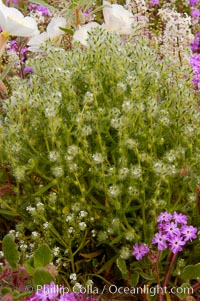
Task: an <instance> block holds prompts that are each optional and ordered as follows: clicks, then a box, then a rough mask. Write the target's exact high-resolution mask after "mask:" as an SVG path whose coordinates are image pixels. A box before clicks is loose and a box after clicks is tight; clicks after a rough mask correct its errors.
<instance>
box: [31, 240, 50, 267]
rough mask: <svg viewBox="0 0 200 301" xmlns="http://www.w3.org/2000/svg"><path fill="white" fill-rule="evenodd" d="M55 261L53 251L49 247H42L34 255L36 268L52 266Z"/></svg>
mask: <svg viewBox="0 0 200 301" xmlns="http://www.w3.org/2000/svg"><path fill="white" fill-rule="evenodd" d="M52 259H53V255H52V252H51V249H50V248H49V246H48V245H42V246H40V247H39V249H37V250H36V251H35V253H34V255H33V260H34V267H35V268H38V267H45V266H46V265H48V264H50V262H51V261H52Z"/></svg>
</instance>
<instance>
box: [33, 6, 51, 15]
mask: <svg viewBox="0 0 200 301" xmlns="http://www.w3.org/2000/svg"><path fill="white" fill-rule="evenodd" d="M35 11H36V12H40V13H41V14H42V16H50V15H51V13H50V11H49V9H48V8H47V7H45V6H43V5H39V6H37V7H36V10H35Z"/></svg>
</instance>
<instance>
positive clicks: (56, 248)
mask: <svg viewBox="0 0 200 301" xmlns="http://www.w3.org/2000/svg"><path fill="white" fill-rule="evenodd" d="M59 252H60V249H59V247H55V248H53V255H54V256H58V255H59Z"/></svg>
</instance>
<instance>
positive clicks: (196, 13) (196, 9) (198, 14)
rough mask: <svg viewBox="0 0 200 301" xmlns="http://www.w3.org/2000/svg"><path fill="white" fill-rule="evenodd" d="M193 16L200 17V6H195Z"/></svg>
mask: <svg viewBox="0 0 200 301" xmlns="http://www.w3.org/2000/svg"><path fill="white" fill-rule="evenodd" d="M191 16H192V18H197V19H198V18H199V17H200V9H198V8H193V9H192V11H191Z"/></svg>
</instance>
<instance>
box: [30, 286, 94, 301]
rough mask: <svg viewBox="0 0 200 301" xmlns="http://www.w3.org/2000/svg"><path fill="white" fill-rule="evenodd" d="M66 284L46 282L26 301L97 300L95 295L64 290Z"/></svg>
mask: <svg viewBox="0 0 200 301" xmlns="http://www.w3.org/2000/svg"><path fill="white" fill-rule="evenodd" d="M64 291H65V288H64V286H59V285H56V284H55V283H54V282H51V283H50V284H46V285H44V286H43V288H42V289H40V290H38V291H37V292H36V293H35V294H34V295H33V296H32V297H30V298H29V297H28V298H27V299H26V301H96V300H97V299H95V297H94V296H86V295H84V294H82V293H77V294H75V293H74V292H64Z"/></svg>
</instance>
